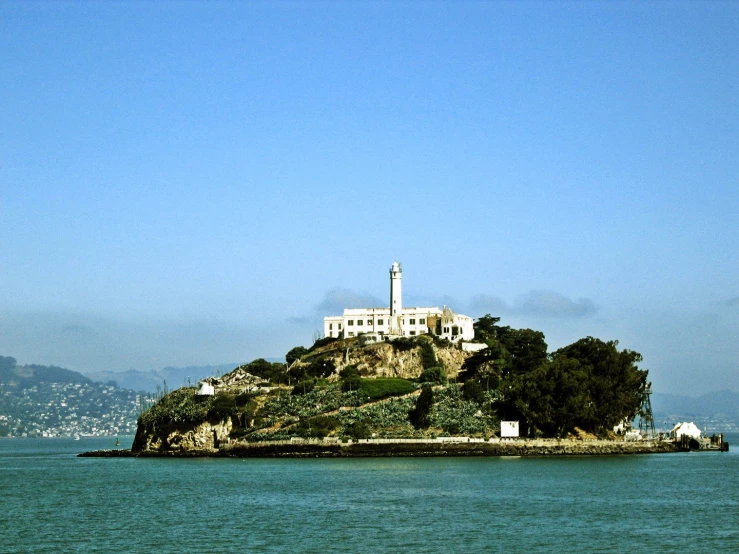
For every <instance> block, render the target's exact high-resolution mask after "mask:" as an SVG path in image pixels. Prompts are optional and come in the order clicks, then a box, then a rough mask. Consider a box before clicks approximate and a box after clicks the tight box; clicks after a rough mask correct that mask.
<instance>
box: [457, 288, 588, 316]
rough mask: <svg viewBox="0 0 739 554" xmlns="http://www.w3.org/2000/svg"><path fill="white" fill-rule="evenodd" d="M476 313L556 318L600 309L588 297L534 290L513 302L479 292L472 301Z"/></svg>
mask: <svg viewBox="0 0 739 554" xmlns="http://www.w3.org/2000/svg"><path fill="white" fill-rule="evenodd" d="M470 306H471V309H472V313H474V314H486V313H489V314H493V315H495V314H506V315H527V316H540V317H556V318H578V317H586V316H589V315H593V314H595V313H596V312H597V311H598V307H597V306H596V305H595V303H594V302H593V301H592V300H590V299H588V298H579V299H577V300H573V299H571V298H567V297H566V296H564V295H562V294H559V293H558V292H554V291H547V290H532V291H531V292H529V293H527V294H523V295H520V296H518V297H517V298H516V300H515V301H514V302H513V304H510V305H509V304H508V303H506V302H505V301H504V300H502V299H501V298H499V297H497V296H490V295H487V294H478V295H476V296H474V297H473V298H472V300H471V301H470Z"/></svg>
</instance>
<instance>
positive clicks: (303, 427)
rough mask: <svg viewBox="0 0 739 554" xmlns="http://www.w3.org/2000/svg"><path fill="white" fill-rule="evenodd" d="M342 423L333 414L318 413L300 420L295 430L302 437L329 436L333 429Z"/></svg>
mask: <svg viewBox="0 0 739 554" xmlns="http://www.w3.org/2000/svg"><path fill="white" fill-rule="evenodd" d="M340 425H341V423H340V422H339V420H338V419H336V418H335V417H331V416H325V415H318V416H314V417H311V418H308V419H302V420H300V423H298V425H297V426H296V428H295V430H296V431H297V434H298V435H300V436H301V437H318V438H323V437H327V436H328V435H329V434H330V433H331V431H333V430H334V429H336V428H338V427H339V426H340Z"/></svg>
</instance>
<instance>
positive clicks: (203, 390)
mask: <svg viewBox="0 0 739 554" xmlns="http://www.w3.org/2000/svg"><path fill="white" fill-rule="evenodd" d="M215 393H216V389H215V387H214V386H213V383H211V382H209V381H201V382H200V389H198V392H197V394H198V396H213V395H214V394H215Z"/></svg>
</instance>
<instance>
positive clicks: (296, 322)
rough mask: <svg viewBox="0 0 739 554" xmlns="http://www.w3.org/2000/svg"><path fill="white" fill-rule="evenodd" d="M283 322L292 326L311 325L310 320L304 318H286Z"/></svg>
mask: <svg viewBox="0 0 739 554" xmlns="http://www.w3.org/2000/svg"><path fill="white" fill-rule="evenodd" d="M285 321H287V322H288V323H291V324H292V325H308V324H309V323H311V318H309V317H305V316H297V317H288V318H287V319H286V320H285Z"/></svg>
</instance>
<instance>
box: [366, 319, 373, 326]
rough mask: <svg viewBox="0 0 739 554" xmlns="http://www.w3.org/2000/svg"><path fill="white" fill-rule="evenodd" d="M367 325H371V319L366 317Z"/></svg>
mask: <svg viewBox="0 0 739 554" xmlns="http://www.w3.org/2000/svg"><path fill="white" fill-rule="evenodd" d="M367 325H369V326H370V327H372V320H371V319H368V320H367Z"/></svg>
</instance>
